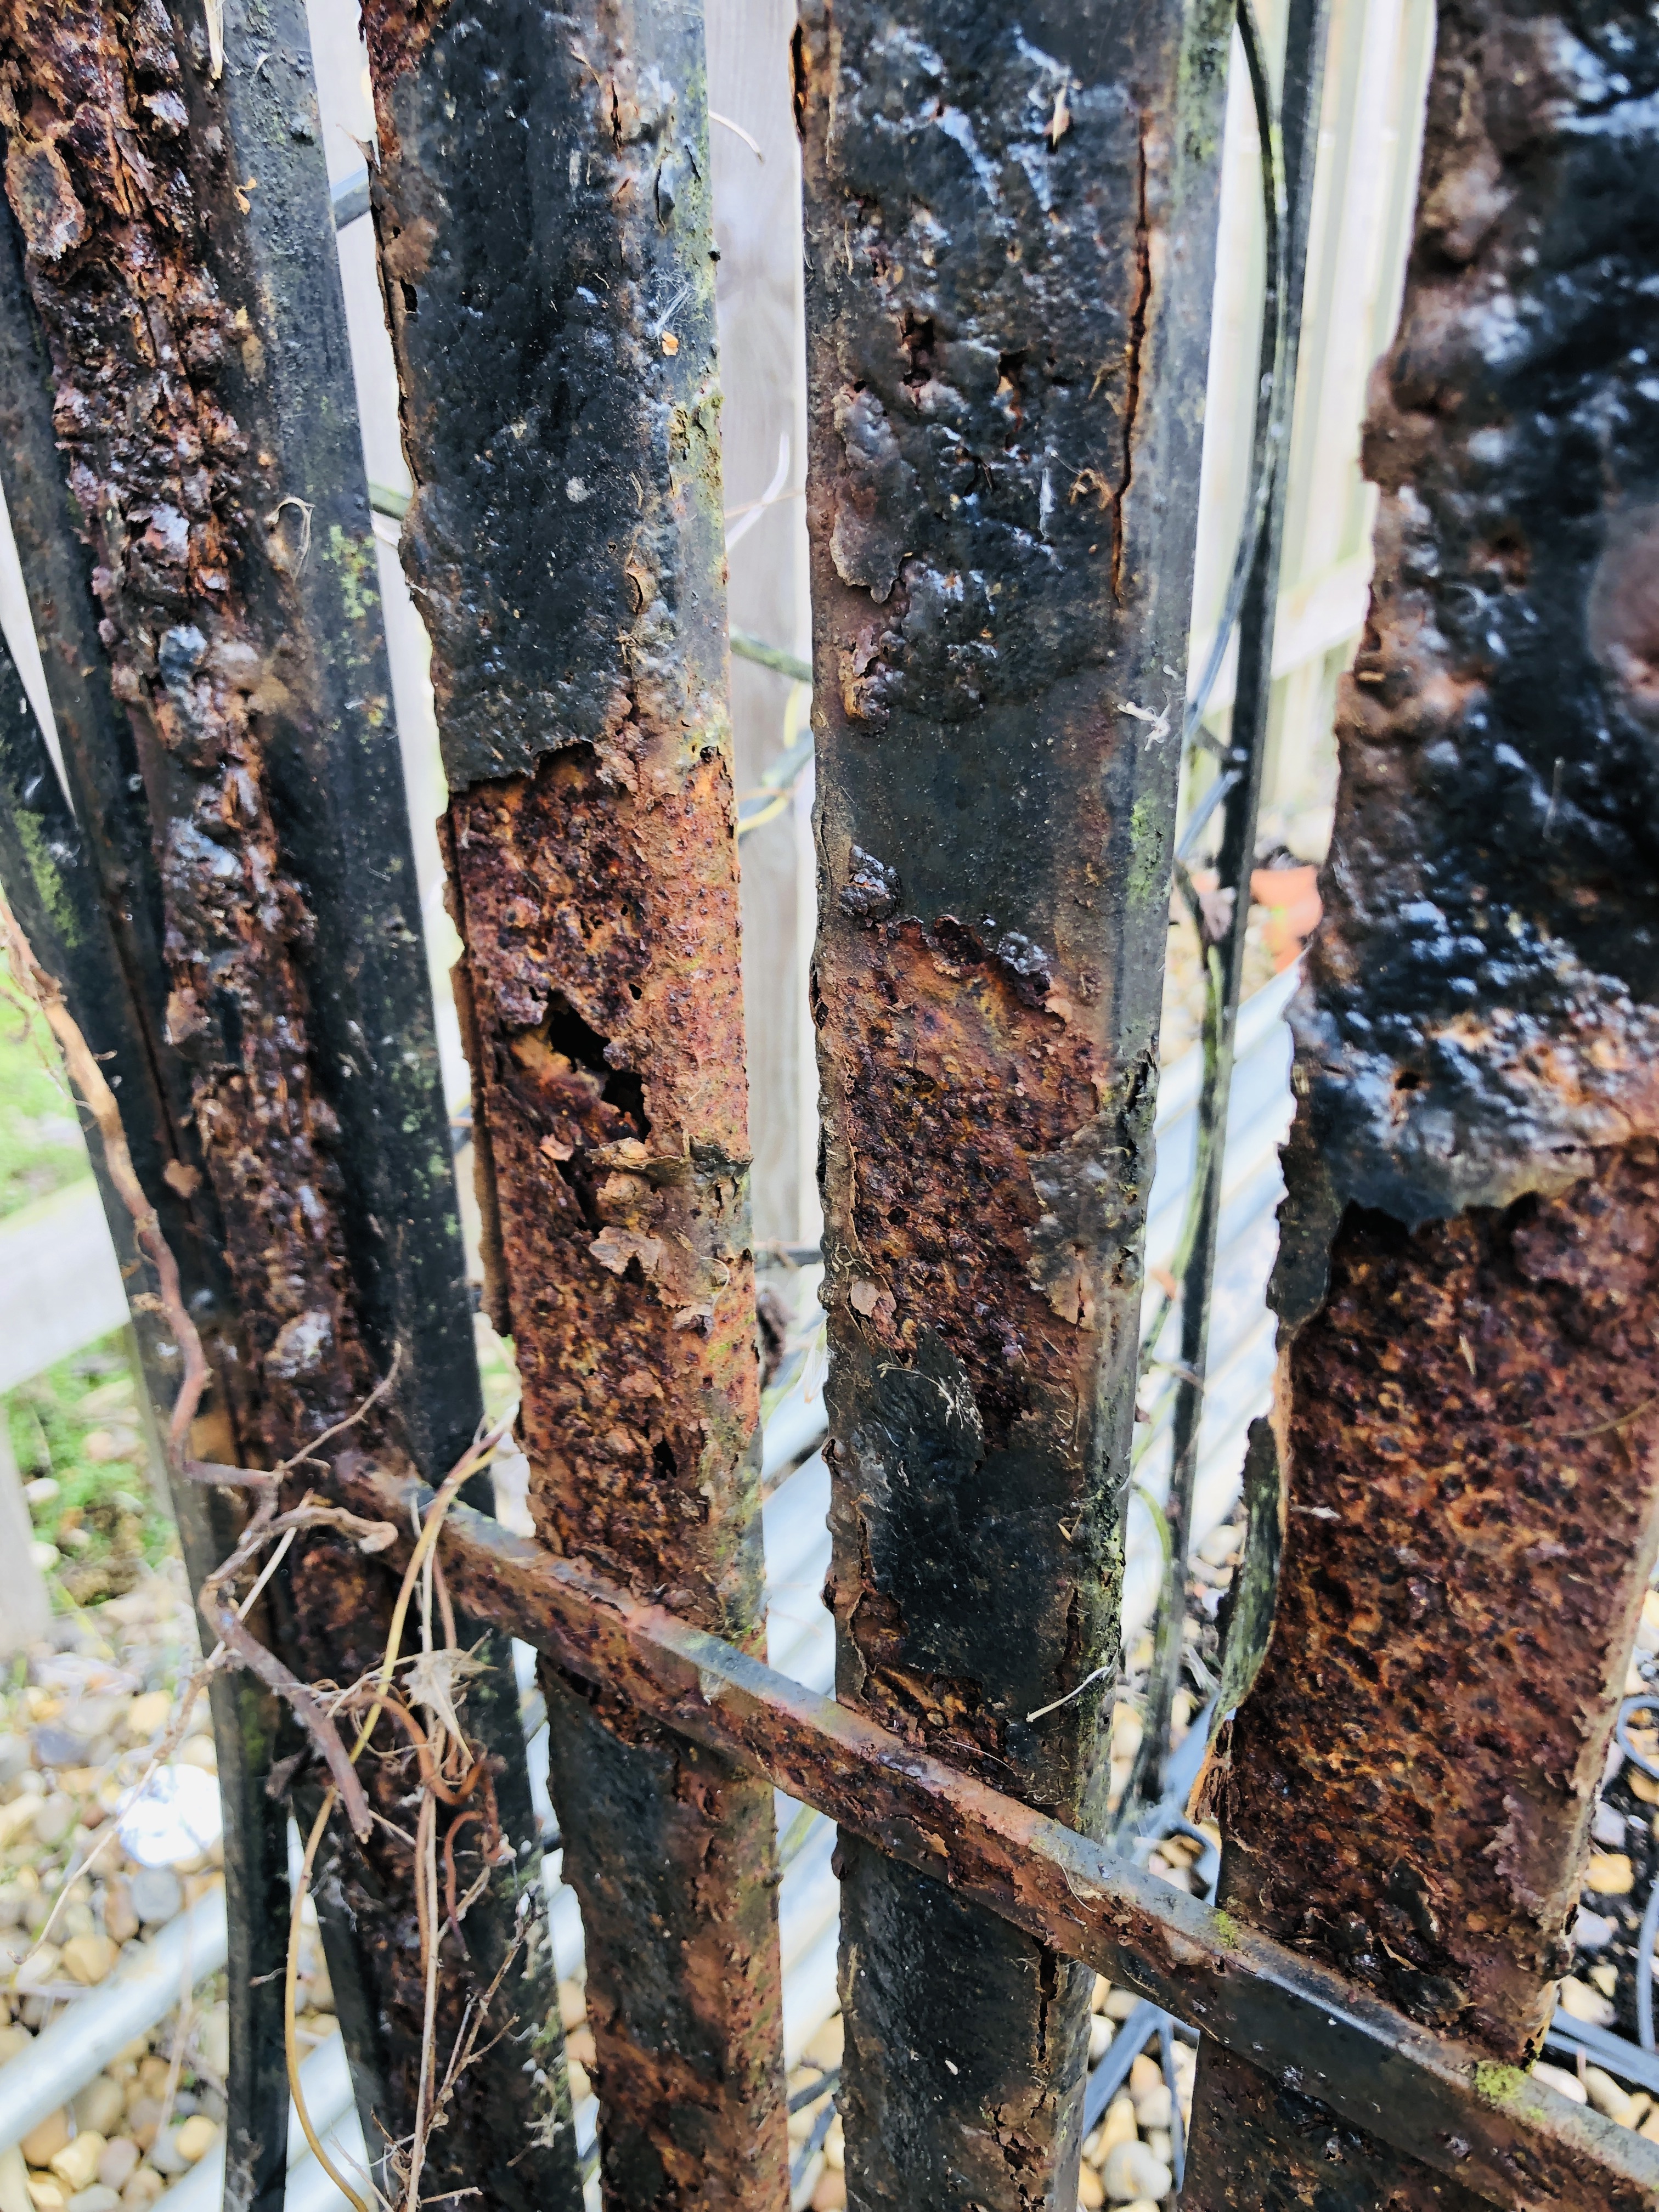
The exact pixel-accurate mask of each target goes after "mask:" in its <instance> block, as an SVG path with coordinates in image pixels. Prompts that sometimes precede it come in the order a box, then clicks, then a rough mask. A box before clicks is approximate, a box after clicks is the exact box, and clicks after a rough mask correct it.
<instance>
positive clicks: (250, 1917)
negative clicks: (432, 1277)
mask: <svg viewBox="0 0 1659 2212" xmlns="http://www.w3.org/2000/svg"><path fill="white" fill-rule="evenodd" d="M19 276H21V270H20V268H19V266H18V263H17V260H16V257H15V252H13V240H12V237H11V235H10V232H9V228H8V229H7V231H6V232H5V233H4V234H3V235H0V330H3V331H4V335H3V336H0V347H5V348H8V349H9V348H10V347H11V346H14V345H15V343H17V341H18V339H19V338H20V337H21V336H22V335H23V334H25V333H26V332H27V324H26V323H24V322H22V321H21V320H19V319H15V317H14V316H13V315H12V314H11V313H9V311H10V310H13V309H15V307H18V306H21V302H22V295H21V287H19V286H18V285H17V283H16V281H15V280H16V279H17V278H18V277H19ZM10 365H11V363H9V362H8V363H7V366H10ZM0 389H3V390H4V391H6V392H9V393H10V392H15V389H16V386H15V383H13V382H12V380H10V379H9V378H3V377H0ZM5 405H6V403H5V400H4V399H0V409H4V408H5ZM26 450H27V448H26V447H20V445H19V444H18V443H16V442H10V443H9V444H8V447H7V453H8V469H7V477H8V490H9V492H10V493H11V495H12V499H13V502H14V511H15V509H16V508H17V507H22V506H26V505H27V501H29V499H30V496H31V492H32V489H33V487H32V486H31V485H30V484H29V483H28V482H27V477H28V471H27V463H26V462H25V461H24V460H23V459H22V455H23V453H24V452H25V451H26ZM20 477H21V479H23V481H22V482H21V483H20ZM0 887H3V890H4V894H5V896H6V898H7V901H8V902H9V904H10V906H11V908H12V911H13V912H14V914H15V915H16V916H17V918H18V920H19V921H21V924H22V926H23V929H24V932H25V933H26V934H27V938H28V939H29V942H30V945H32V946H33V951H34V953H35V955H36V957H37V958H38V959H39V960H40V962H41V963H42V964H43V965H44V966H45V967H46V969H48V970H49V971H50V972H51V973H52V975H55V976H56V977H57V978H58V980H59V981H60V982H61V983H62V984H63V985H64V989H65V992H66V994H67V996H68V998H69V1000H70V1009H71V1012H73V1013H74V1015H75V1017H76V1021H77V1022H78V1024H79V1025H80V1027H81V1030H82V1033H83V1035H85V1036H87V1037H88V1038H89V1039H90V1040H92V1041H93V1042H94V1048H95V1049H96V1050H97V1051H98V1052H99V1054H100V1059H101V1060H103V1061H104V1063H105V1066H106V1074H107V1079H108V1080H109V1082H110V1083H111V1085H112V1087H113V1088H114V1089H115V1090H116V1091H117V1094H118V1097H120V1098H121V1100H122V1103H123V1109H124V1111H125V1114H126V1116H127V1121H128V1126H129V1127H131V1128H132V1130H133V1131H134V1133H135V1135H136V1136H137V1139H138V1146H137V1147H135V1151H136V1152H137V1157H138V1164H139V1169H140V1172H141V1174H143V1176H144V1178H145V1181H146V1182H147V1184H148V1186H149V1188H152V1189H157V1190H161V1191H162V1192H166V1191H167V1185H166V1183H165V1181H164V1180H163V1174H164V1170H165V1168H166V1166H167V1163H168V1161H169V1160H170V1159H171V1158H173V1155H172V1154H171V1153H169V1152H167V1151H166V1150H165V1148H164V1146H161V1145H160V1144H158V1143H157V1142H156V1141H155V1140H156V1138H157V1136H158V1135H159V1134H160V1133H161V1132H163V1131H165V1129H166V1127H167V1113H166V1110H165V1106H164V1103H163V1101H162V1099H161V1097H160V1095H159V1093H158V1091H157V1090H156V1088H155V1070H154V1067H153V1065H152V1063H151V1060H150V1057H149V1051H148V1048H147V1043H146V1040H145V1038H144V1036H143V1033H142V1031H141V1030H140V1028H139V1027H138V1024H137V1022H136V1021H135V1020H134V1018H133V1008H132V1005H131V997H130V994H129V989H128V985H127V979H126V976H125V973H124V970H123V962H122V957H121V951H120V948H119V945H118V940H117V937H116V934H115V932H114V931H113V930H112V928H111V927H110V924H109V918H108V915H107V913H106V908H105V905H104V899H103V892H102V887H101V886H100V884H99V882H98V879H97V877H96V874H95V872H94V869H93V866H92V864H91V860H90V858H89V855H88V850H87V845H86V841H85V839H84V837H83V836H82V830H81V827H80V825H79V824H78V823H77V822H76V819H75V817H74V815H73V813H72V812H71V811H70V805H69V802H68V800H67V799H66V798H65V796H64V790H63V787H62V785H61V784H60V783H59V781H58V773H57V770H56V769H55V767H54V766H53V763H52V757H51V754H50V753H49V751H48V750H47V747H46V739H45V738H44V736H43V735H42V733H41V730H40V724H39V723H38V722H37V720H36V719H35V714H34V709H33V707H32V706H31V705H30V703H29V699H28V695H27V692H26V691H25V690H24V688H23V684H22V681H21V678H20V677H19V675H18V672H17V668H16V664H15V661H14V660H13V659H12V655H11V653H10V650H9V647H7V646H6V645H5V643H4V641H3V640H0ZM145 1139H149V1141H148V1142H146V1141H145ZM91 1150H92V1160H93V1171H94V1175H96V1176H98V1178H99V1181H100V1189H101V1191H102V1194H103V1198H104V1204H105V1211H106V1217H107V1218H108V1220H109V1224H110V1228H111V1231H112V1235H113V1237H114V1240H115V1247H116V1251H117V1253H118V1255H119V1258H120V1261H121V1265H122V1268H123V1272H124V1273H126V1274H127V1276H128V1278H129V1279H133V1280H136V1279H140V1278H141V1277H142V1273H143V1261H142V1260H141V1257H140V1255H139V1252H138V1249H137V1244H136V1243H135V1241H134V1237H133V1225H132V1220H131V1216H130V1215H129V1213H128V1212H127V1210H126V1208H125V1206H123V1205H122V1203H121V1202H120V1200H119V1199H118V1197H117V1196H116V1195H115V1194H114V1193H113V1191H112V1189H111V1188H109V1187H108V1185H107V1182H106V1177H105V1175H104V1163H103V1159H102V1157H101V1153H100V1150H99V1148H98V1146H95V1145H94V1146H93V1147H92V1148H91ZM169 1195H171V1194H169ZM172 1210H173V1212H175V1213H176V1212H181V1211H182V1209H181V1208H179V1206H178V1201H177V1200H176V1199H174V1200H173V1209H172ZM169 1226H170V1227H172V1228H173V1230H174V1231H175V1242H174V1244H173V1249H174V1250H175V1252H177V1251H181V1250H183V1251H186V1252H188V1251H189V1249H190V1248H189V1245H188V1243H187V1241H186V1238H185V1236H184V1235H182V1234H179V1231H180V1229H181V1228H182V1227H183V1226H184V1225H183V1224H181V1223H179V1221H177V1220H174V1221H173V1222H171V1223H170V1224H169ZM191 1256H192V1258H193V1257H194V1255H191ZM191 1273H192V1275H193V1274H194V1273H195V1270H194V1269H193V1268H192V1270H191ZM133 1322H134V1337H135V1340H136V1341H137V1345H138V1347H139V1355H140V1358H141V1360H142V1362H143V1371H144V1380H145V1383H146V1385H147V1387H148V1388H149V1391H150V1394H151V1395H152V1397H153V1399H154V1401H155V1403H156V1404H157V1405H159V1406H165V1405H166V1404H167V1401H168V1399H169V1398H170V1396H171V1395H172V1393H173V1389H175V1388H176V1387H177V1381H178V1376H177V1364H178V1363H177V1358H176V1355H175V1353H174V1350H173V1346H172V1345H171V1344H170V1343H168V1342H167V1337H166V1332H165V1330H164V1328H161V1326H160V1325H159V1324H158V1322H157V1320H156V1318H155V1316H153V1315H152V1314H151V1313H149V1312H148V1311H146V1310H143V1309H142V1308H141V1309H140V1310H138V1311H137V1312H136V1313H135V1314H134V1316H133ZM173 1509H174V1511H175V1513H176V1515H177V1518H178V1523H179V1541H180V1543H181V1546H182V1548H183V1551H184V1554H185V1567H186V1571H187V1572H188V1573H189V1575H190V1577H191V1583H192V1586H194V1585H195V1584H197V1583H199V1582H200V1581H201V1580H202V1578H203V1577H204V1576H205V1575H207V1574H209V1573H210V1572H211V1571H212V1570H213V1568H214V1567H215V1566H216V1565H217V1564H218V1562H219V1561H220V1560H221V1559H222V1558H223V1557H224V1556H225V1553H227V1552H228V1550H229V1548H230V1547H231V1545H232V1544H233V1543H234V1541H235V1534H236V1522H237V1517H238V1516H236V1514H235V1513H234V1510H233V1508H232V1506H231V1504H230V1501H229V1500H228V1499H227V1498H225V1497H223V1496H222V1494H221V1493H218V1492H212V1491H209V1490H207V1489H204V1488H201V1487H198V1486H184V1487H182V1488H180V1489H179V1490H178V1491H177V1492H175V1494H174V1497H173ZM251 1619H252V1623H253V1626H254V1629H255V1632H256V1633H262V1634H269V1632H270V1625H269V1619H268V1609H267V1608H264V1607H261V1608H260V1609H259V1610H258V1612H257V1613H254V1614H253V1615H252V1616H251ZM209 1698H210V1706H211V1711H212V1716H213V1733H214V1741H215V1746H216V1750H217V1753H218V1782H219V1796H220V1802H221V1805H222V1808H223V1814H224V1826H225V1853H224V1865H225V1890H226V1897H225V1907H226V1916H227V1920H228V1928H229V1954H228V1960H227V1962H226V1963H227V1968H228V1972H227V1976H226V1990H227V1996H228V2002H229V2007H230V2019H231V2037H230V2072H229V2077H228V2081H227V2084H226V2087H227V2092H228V2098H227V2102H228V2118H227V2128H226V2146H225V2203H226V2205H227V2207H228V2208H229V2212H280V2207H281V2204H282V2201H283V2175H284V2169H285V2163H286V2157H285V2154H286V2148H287V2136H288V2106H289V2087H288V2073H287V2069H286V2066H285V2064H284V2062H283V1995H282V1984H281V1976H282V1966H283V1950H284V1942H283V1931H284V1925H285V1917H286V1905H287V1899H288V1832H287V1831H288V1815H287V1812H286V1810H285V1808H283V1806H282V1805H281V1804H280V1803H279V1802H276V1800H275V1799H274V1798H272V1797H271V1796H270V1794H269V1792H268V1791H267V1790H266V1788H265V1784H266V1782H267V1781H268V1779H269V1778H270V1767H271V1764H272V1759H273V1757H274V1753H275V1746H276V1735H277V1730H278V1727H279V1715H278V1711H277V1702H276V1699H275V1698H274V1697H273V1696H271V1695H270V1692H268V1691H266V1690H265V1689H264V1686H263V1685H262V1684H261V1683H259V1682H258V1681H257V1680H255V1678H254V1677H253V1676H252V1675H251V1674H236V1675H230V1674H220V1675H218V1676H216V1678H215V1680H214V1681H213V1682H212V1683H211V1685H210V1689H209Z"/></svg>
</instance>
